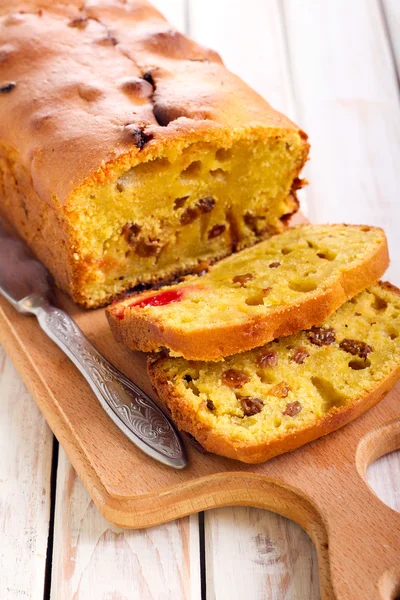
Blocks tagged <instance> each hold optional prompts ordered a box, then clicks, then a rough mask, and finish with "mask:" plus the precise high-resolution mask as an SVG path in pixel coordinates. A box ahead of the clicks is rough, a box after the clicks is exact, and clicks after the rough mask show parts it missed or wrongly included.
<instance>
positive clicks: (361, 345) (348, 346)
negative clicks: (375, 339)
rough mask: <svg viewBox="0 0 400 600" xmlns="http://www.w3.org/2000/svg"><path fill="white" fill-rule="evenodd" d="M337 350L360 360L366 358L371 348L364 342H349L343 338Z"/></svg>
mask: <svg viewBox="0 0 400 600" xmlns="http://www.w3.org/2000/svg"><path fill="white" fill-rule="evenodd" d="M339 348H341V349H342V350H344V351H345V352H349V354H353V356H359V357H360V358H367V356H368V354H370V353H371V352H372V348H371V346H369V345H368V344H366V343H365V342H360V341H359V340H349V339H348V338H345V339H344V340H342V341H341V342H340V344H339Z"/></svg>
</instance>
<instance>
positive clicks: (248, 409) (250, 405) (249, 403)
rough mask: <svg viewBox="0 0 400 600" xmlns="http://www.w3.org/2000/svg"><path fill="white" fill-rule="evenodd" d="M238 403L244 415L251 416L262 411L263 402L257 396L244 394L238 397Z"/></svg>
mask: <svg viewBox="0 0 400 600" xmlns="http://www.w3.org/2000/svg"><path fill="white" fill-rule="evenodd" d="M240 404H241V405H242V409H243V412H244V416H245V417H252V416H253V415H256V414H258V413H259V412H261V411H262V409H263V406H264V404H263V403H262V402H261V400H260V399H259V398H251V397H250V396H244V397H243V398H240Z"/></svg>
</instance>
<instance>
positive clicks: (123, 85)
mask: <svg viewBox="0 0 400 600" xmlns="http://www.w3.org/2000/svg"><path fill="white" fill-rule="evenodd" d="M264 128H268V130H271V129H277V130H282V129H291V130H296V131H299V130H298V128H297V127H296V126H295V125H293V124H292V123H291V122H290V121H289V120H288V119H287V118H286V117H284V116H283V115H281V114H279V113H278V112H276V111H275V110H274V109H272V108H271V107H270V106H269V105H268V104H267V103H266V102H265V100H263V99H262V98H261V97H260V96H259V95H258V94H257V93H256V92H255V91H253V90H252V89H251V88H249V87H248V86H247V85H246V84H245V83H244V82H243V81H242V80H241V79H239V78H238V77H237V76H235V75H233V74H232V73H230V72H229V71H228V70H227V69H226V68H225V67H224V65H223V63H222V61H221V59H220V57H219V56H218V54H216V53H215V52H213V51H212V50H208V49H205V48H203V47H202V46H200V45H198V44H196V43H195V42H193V41H192V40H190V39H189V38H187V37H186V36H185V35H183V34H181V33H179V32H178V31H176V30H175V29H173V28H172V27H171V26H170V25H169V23H168V22H167V21H166V20H165V19H164V17H163V16H162V15H161V14H160V13H159V12H158V11H157V10H156V9H155V8H153V7H152V6H151V5H150V4H148V3H147V2H145V1H143V0H88V1H87V2H83V1H82V0H68V1H67V0H58V1H57V0H25V1H15V0H3V1H2V3H1V6H0V144H1V145H2V146H3V148H4V149H5V150H6V152H16V153H17V154H18V155H19V156H20V160H21V161H22V164H23V166H24V167H25V168H26V169H27V170H28V172H30V174H31V176H32V180H33V185H34V187H35V189H36V191H37V192H38V193H39V194H40V195H41V196H42V198H44V199H46V200H47V201H49V202H56V203H63V202H65V200H66V199H67V197H68V195H69V194H70V193H71V192H72V191H73V190H75V189H76V188H78V187H79V186H80V185H81V184H83V182H86V183H87V182H88V181H89V182H90V181H93V183H102V182H103V181H108V180H110V179H111V178H114V177H117V176H118V174H119V172H121V171H122V170H123V169H124V168H126V166H127V165H128V166H131V165H132V160H134V161H135V160H137V162H142V161H143V160H148V159H151V158H153V157H155V156H158V155H159V153H160V148H162V147H163V146H164V145H166V144H168V143H170V141H171V140H174V142H175V143H176V142H177V141H178V142H179V140H182V146H183V144H184V143H187V142H188V140H189V141H190V140H193V141H196V140H199V139H201V140H204V141H205V142H206V141H209V140H213V139H215V137H218V138H219V139H220V140H223V139H224V136H225V138H226V139H229V136H230V135H232V131H237V130H240V131H244V130H249V131H250V130H255V131H257V130H262V129H264ZM300 133H301V134H302V132H300ZM302 135H303V134H302ZM304 137H306V136H305V134H304ZM177 148H179V143H178V145H177ZM136 157H137V158H136ZM66 165H67V168H66Z"/></svg>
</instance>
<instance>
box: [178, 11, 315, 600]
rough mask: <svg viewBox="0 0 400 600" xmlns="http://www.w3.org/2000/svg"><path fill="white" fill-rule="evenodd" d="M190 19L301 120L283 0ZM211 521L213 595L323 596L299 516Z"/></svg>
mask: <svg viewBox="0 0 400 600" xmlns="http://www.w3.org/2000/svg"><path fill="white" fill-rule="evenodd" d="M210 15H212V18H210ZM227 15H229V19H227ZM188 17H189V31H190V35H191V37H193V38H194V39H196V40H197V41H199V42H200V43H202V44H204V45H207V46H210V47H212V48H214V49H216V50H217V51H218V52H219V53H220V54H221V56H222V58H223V59H224V61H225V63H226V65H227V66H228V68H230V69H231V70H232V71H234V72H235V73H237V74H238V75H240V76H241V77H242V78H243V79H244V80H245V81H246V82H247V83H249V85H251V86H252V87H254V88H255V89H256V90H257V91H258V92H259V93H260V94H261V95H263V96H264V97H265V98H266V99H267V100H268V101H269V102H270V103H271V104H272V105H273V106H274V107H275V108H277V109H278V110H280V111H282V112H284V113H285V114H287V115H289V116H290V117H291V118H293V119H295V118H296V109H295V102H294V98H293V95H292V89H291V80H290V71H289V65H288V62H287V59H288V57H287V52H286V47H285V38H284V32H283V27H282V25H283V24H282V19H281V13H280V9H279V1H278V0H269V1H268V2H265V0H252V2H251V6H250V5H249V4H248V2H246V1H244V0H218V2H215V1H212V0H190V2H189V14H188ZM221 32H223V35H221ZM302 203H303V211H304V208H305V196H304V195H303V197H302ZM204 522H205V542H206V545H205V549H206V577H207V598H210V599H214V598H218V599H219V598H221V599H222V598H229V599H230V600H234V599H239V598H245V597H248V598H268V600H281V599H282V598H283V597H285V598H299V599H302V598H308V599H309V600H313V599H317V598H319V577H318V568H317V560H316V555H315V550H314V547H313V544H312V542H311V540H310V539H309V537H308V536H307V534H306V533H305V532H304V531H303V530H302V529H301V528H300V527H299V526H298V525H296V524H295V523H293V522H292V521H289V520H287V519H284V518H283V517H280V516H279V515H276V514H273V513H270V512H268V511H263V510H257V509H254V508H245V507H236V508H224V509H219V510H213V511H207V512H206V513H205V521H204Z"/></svg>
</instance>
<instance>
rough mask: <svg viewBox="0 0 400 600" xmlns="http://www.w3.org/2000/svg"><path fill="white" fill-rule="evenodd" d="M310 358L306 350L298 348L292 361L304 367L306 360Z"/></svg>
mask: <svg viewBox="0 0 400 600" xmlns="http://www.w3.org/2000/svg"><path fill="white" fill-rule="evenodd" d="M309 356H310V354H309V353H308V352H307V350H306V349H305V348H296V350H295V351H294V352H293V356H292V359H293V360H294V362H295V363H297V364H298V365H302V364H303V362H304V361H305V360H306V358H308V357H309Z"/></svg>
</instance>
